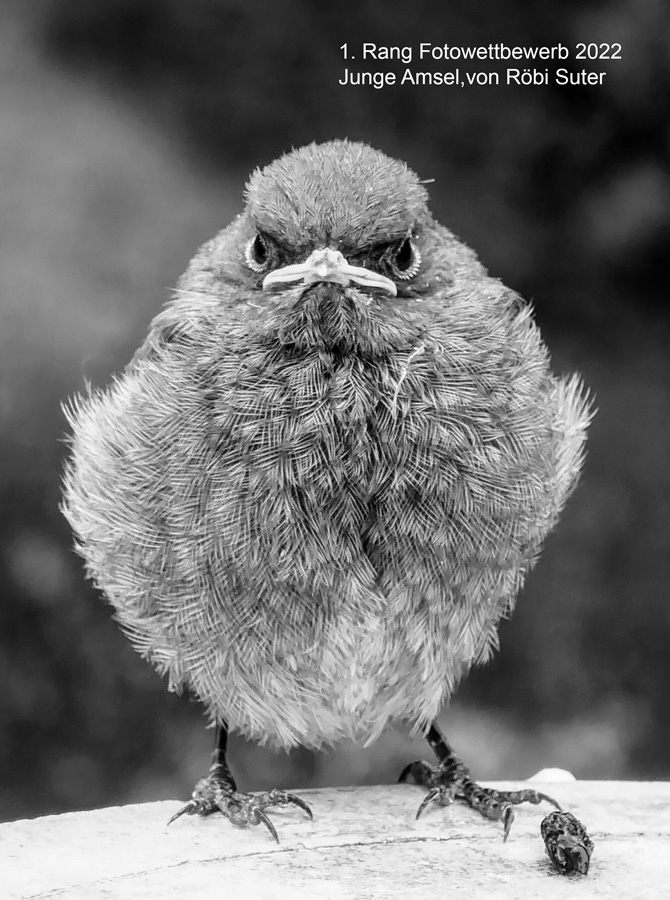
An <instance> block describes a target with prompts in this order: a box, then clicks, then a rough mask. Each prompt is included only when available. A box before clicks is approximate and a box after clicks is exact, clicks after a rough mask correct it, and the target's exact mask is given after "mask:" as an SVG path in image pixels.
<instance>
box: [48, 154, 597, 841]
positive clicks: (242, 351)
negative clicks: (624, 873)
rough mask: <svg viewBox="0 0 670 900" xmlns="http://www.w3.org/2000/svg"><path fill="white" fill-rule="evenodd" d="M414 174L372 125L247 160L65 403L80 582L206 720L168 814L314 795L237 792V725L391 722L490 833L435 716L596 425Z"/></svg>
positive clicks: (285, 730) (434, 786)
mask: <svg viewBox="0 0 670 900" xmlns="http://www.w3.org/2000/svg"><path fill="white" fill-rule="evenodd" d="M426 183H428V182H425V181H422V180H420V179H419V177H418V176H417V175H416V174H415V173H414V171H413V170H412V169H410V168H409V167H408V165H407V164H406V163H404V162H402V161H400V160H396V159H394V158H392V157H390V156H388V155H386V154H385V153H383V152H381V151H378V150H376V149H374V148H372V147H371V146H369V145H368V144H366V143H362V142H357V141H350V140H347V139H337V140H332V141H328V142H325V143H312V144H309V145H307V146H304V147H300V148H298V149H293V150H291V151H290V152H287V153H285V154H284V155H283V156H281V157H279V158H278V159H276V160H275V161H274V162H272V163H270V164H268V165H266V166H264V167H263V168H257V169H256V170H255V171H254V172H253V173H252V175H251V176H250V178H249V181H248V184H247V186H246V196H245V205H244V208H243V211H242V212H241V214H240V215H238V216H237V218H235V219H234V220H233V222H232V223H231V224H230V225H228V227H226V228H224V229H223V230H222V231H220V232H219V233H218V234H217V235H216V236H215V237H214V238H213V239H212V240H210V241H208V242H207V243H205V244H204V246H203V247H202V248H201V249H200V250H199V251H198V252H197V253H196V255H195V256H194V258H193V259H192V260H191V262H190V264H189V265H188V267H187V269H186V271H185V273H184V275H183V276H182V277H181V279H180V280H179V282H178V284H177V287H176V289H175V291H174V294H173V296H172V297H171V299H170V300H169V301H168V302H167V304H166V305H165V307H164V308H163V310H162V311H160V312H159V313H158V315H157V316H156V317H155V318H154V319H153V321H152V322H151V325H150V327H149V331H148V334H147V336H146V338H145V340H144V342H143V343H142V344H141V346H140V347H139V349H138V350H137V352H136V353H135V355H134V356H133V357H132V359H131V361H130V362H129V363H128V365H127V366H126V368H125V369H124V370H123V371H122V372H121V373H120V374H118V375H116V376H114V377H113V379H112V380H111V383H110V384H108V385H107V386H105V387H103V388H92V387H91V386H90V385H87V386H86V389H85V390H84V391H83V392H82V393H80V394H79V395H77V396H75V397H74V398H73V399H72V400H71V401H70V402H69V403H68V404H67V405H66V415H67V418H68V423H69V427H70V434H69V438H68V439H69V455H68V458H67V461H66V464H65V470H64V476H63V499H62V503H61V508H62V511H63V513H64V514H65V516H66V518H67V519H68V521H69V523H70V525H71V527H72V530H73V533H74V540H75V548H76V550H77V551H78V553H79V554H80V555H81V556H82V557H83V560H84V562H85V567H86V572H87V575H88V576H89V577H90V578H91V579H92V581H93V582H94V584H95V585H96V586H97V588H98V589H99V590H100V591H101V592H102V594H103V595H104V596H105V598H106V599H107V601H108V602H109V603H110V604H111V605H112V607H113V608H114V611H115V618H116V619H117V620H118V622H119V623H120V626H121V628H122V629H123V630H124V631H125V633H126V634H127V636H128V637H129V638H130V640H131V642H132V644H133V645H134V647H135V648H136V649H137V650H138V651H139V652H140V653H141V654H142V656H143V657H145V658H146V659H148V660H149V661H150V662H151V663H152V664H153V666H154V667H155V668H156V669H157V671H158V672H159V673H161V674H162V675H164V676H166V677H167V680H168V687H169V689H171V690H182V689H188V690H190V691H191V692H192V693H193V694H195V695H196V697H197V698H199V699H200V700H201V701H202V703H203V704H204V706H205V708H206V710H207V713H208V715H209V718H210V720H211V723H213V725H214V726H215V734H216V737H215V749H214V753H213V757H212V765H211V767H210V769H209V772H208V774H207V775H206V776H205V777H204V778H202V779H201V780H200V781H199V782H198V783H197V784H196V786H195V789H194V791H193V795H192V797H191V799H190V800H189V801H188V803H187V804H186V805H185V806H183V807H182V808H181V809H180V810H179V811H178V812H177V813H176V814H175V815H174V816H173V817H172V819H171V820H170V821H173V820H174V819H176V818H178V817H179V816H181V815H183V814H189V815H202V816H205V815H209V814H211V813H214V812H221V813H223V814H224V816H226V817H227V818H228V819H229V820H230V821H231V822H232V823H233V824H235V825H237V826H240V827H246V826H250V825H257V824H259V823H263V825H264V826H265V827H267V829H268V830H269V831H270V833H271V835H272V837H274V838H275V839H278V838H277V832H276V829H275V827H274V825H273V823H272V821H271V819H270V817H269V815H268V813H267V810H268V809H271V808H273V807H280V806H294V807H298V808H300V809H302V810H303V811H304V813H305V814H306V815H308V816H309V817H310V818H311V816H312V813H311V810H310V808H309V806H308V804H307V803H306V802H305V801H304V800H302V799H301V798H300V797H299V796H296V795H295V794H292V793H287V792H285V791H283V790H280V789H278V788H277V789H274V790H272V791H266V792H264V793H257V794H254V793H247V792H242V791H239V790H238V788H237V784H236V782H235V779H234V776H233V775H232V773H231V770H230V767H229V764H228V760H227V737H228V734H229V733H230V732H231V731H236V732H238V733H241V734H242V735H244V736H246V737H247V738H248V739H250V740H253V741H257V742H258V743H260V744H264V745H269V746H271V747H275V748H284V749H288V748H292V747H297V746H301V747H306V748H319V747H323V746H332V745H335V744H337V743H338V742H340V741H343V740H352V741H358V742H361V743H363V744H365V745H369V744H370V743H371V742H373V741H374V740H376V739H377V738H378V737H379V735H380V734H381V733H382V731H383V730H384V729H385V728H386V727H387V725H389V724H391V723H400V724H402V725H403V726H405V727H407V728H408V729H409V730H410V731H411V733H412V734H416V733H419V732H421V733H423V734H425V736H426V737H427V739H428V743H429V745H430V746H431V747H432V749H433V750H434V752H435V754H436V756H437V765H431V764H429V763H427V762H425V761H422V760H419V761H417V762H415V763H412V764H410V765H409V766H407V767H406V769H405V770H404V771H403V773H402V775H401V780H407V779H409V778H410V777H411V778H412V779H413V780H414V781H415V782H416V783H418V784H420V785H422V786H424V787H425V788H427V789H428V793H427V794H426V797H425V800H424V802H423V803H422V804H421V806H420V807H419V811H418V813H417V816H418V815H419V814H420V813H421V812H422V811H423V809H424V808H425V806H426V805H427V804H428V803H430V802H433V801H434V802H437V803H441V804H445V803H448V802H451V800H453V799H461V800H464V801H465V802H466V803H468V804H469V805H470V806H471V807H472V808H473V809H474V810H476V811H478V812H479V813H481V814H483V815H484V816H486V817H487V818H489V819H492V820H497V821H500V822H501V823H502V824H503V826H504V836H505V838H506V837H507V834H508V833H509V828H510V826H511V823H512V820H513V818H514V806H515V805H516V804H518V803H521V802H525V801H528V802H531V803H539V802H542V801H548V802H550V803H552V804H553V805H554V806H556V807H557V808H559V809H560V807H559V804H558V803H556V801H554V800H553V799H552V798H550V797H547V796H546V795H544V794H541V793H539V792H536V791H534V790H530V789H529V790H523V791H516V792H509V791H508V792H504V791H496V790H494V789H491V788H484V787H481V786H479V785H478V784H477V783H476V782H475V781H474V780H473V779H472V777H471V775H470V772H469V769H468V768H467V767H466V766H465V764H464V763H463V762H462V761H461V760H460V759H459V758H458V757H457V756H456V754H455V751H454V750H453V748H452V747H451V745H450V744H449V743H448V741H447V739H446V737H445V735H444V734H443V732H442V731H441V730H440V727H439V726H438V724H437V722H436V718H437V716H438V713H439V712H440V710H441V708H442V707H443V705H444V704H445V703H446V701H447V700H448V699H449V697H450V696H451V694H452V693H453V692H454V690H455V688H456V686H457V684H458V683H459V681H460V679H461V678H462V677H463V676H464V675H465V674H466V673H467V672H468V670H469V669H470V668H471V667H472V666H473V665H476V664H481V663H483V662H485V661H486V660H487V659H488V658H489V657H490V655H491V653H492V652H493V651H494V650H495V649H497V646H498V637H497V631H498V626H499V623H500V621H501V620H502V619H503V618H504V617H506V616H509V615H510V614H511V612H512V609H513V607H514V604H515V601H516V598H517V595H518V593H519V591H520V589H521V587H522V585H523V583H524V580H525V577H526V575H527V573H528V572H529V570H530V569H531V567H532V566H533V565H534V563H535V562H536V560H537V558H538V555H539V553H540V550H541V547H542V544H543V541H544V539H545V537H546V535H547V534H548V532H549V531H550V530H551V529H552V528H553V527H554V525H555V524H556V522H557V520H558V516H559V513H560V512H561V510H562V508H563V506H564V503H565V501H566V499H567V498H568V496H569V495H570V494H571V492H572V490H573V489H574V487H575V484H576V483H577V480H578V477H579V474H580V470H581V468H582V465H583V461H584V456H585V439H586V434H587V430H588V425H589V422H590V419H591V416H592V409H591V398H590V395H589V393H588V391H587V390H586V389H585V387H584V385H583V382H582V380H581V378H580V376H579V375H578V374H571V375H568V376H561V377H559V376H556V375H554V374H553V373H552V370H551V368H550V360H549V353H548V350H547V348H546V345H545V344H544V342H543V339H542V337H541V334H540V331H539V328H538V326H537V324H536V323H535V319H534V315H533V310H532V307H531V306H530V305H529V304H528V303H526V302H525V301H524V300H523V299H522V298H521V297H520V296H519V295H518V294H517V293H516V292H515V291H513V290H511V289H510V288H508V287H506V286H505V285H504V284H503V283H502V282H501V281H500V280H498V279H496V278H494V277H492V276H490V275H489V274H488V272H487V270H486V269H485V268H484V266H483V265H482V264H481V263H480V261H479V260H478V258H477V256H476V254H475V253H474V251H473V250H471V249H470V248H469V247H468V246H467V245H466V244H465V243H463V242H462V241H460V240H459V239H458V238H457V237H456V236H455V235H454V234H453V233H452V232H451V231H449V230H448V229H447V228H446V227H444V226H443V225H441V224H439V223H438V222H437V221H436V220H435V218H434V217H433V215H432V213H431V212H430V209H429V205H428V193H427V189H426V187H425V184H426Z"/></svg>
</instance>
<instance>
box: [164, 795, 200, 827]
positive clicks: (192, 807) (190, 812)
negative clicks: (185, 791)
mask: <svg viewBox="0 0 670 900" xmlns="http://www.w3.org/2000/svg"><path fill="white" fill-rule="evenodd" d="M196 813H200V815H206V813H205V812H204V810H201V809H200V808H199V804H198V801H197V800H189V801H188V803H186V804H185V805H184V806H182V808H181V809H178V810H177V812H176V813H175V814H174V815H173V816H170V818H169V819H168V825H172V823H173V822H174V821H175V819H178V818H179V817H180V816H194V815H195V814H196Z"/></svg>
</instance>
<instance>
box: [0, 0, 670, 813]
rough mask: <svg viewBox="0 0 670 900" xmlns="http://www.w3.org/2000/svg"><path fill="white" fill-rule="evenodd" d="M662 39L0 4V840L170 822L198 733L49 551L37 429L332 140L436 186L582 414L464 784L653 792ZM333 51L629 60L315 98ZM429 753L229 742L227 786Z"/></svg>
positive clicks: (56, 420) (493, 17)
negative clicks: (304, 152) (121, 807)
mask: <svg viewBox="0 0 670 900" xmlns="http://www.w3.org/2000/svg"><path fill="white" fill-rule="evenodd" d="M669 35H670V13H669V7H668V4H667V3H666V2H665V0H613V2H588V0H587V2H582V0H580V2H577V0H574V2H569V0H563V2H559V0H544V2H539V0H538V2H531V0H506V2H503V3H501V2H497V0H481V2H478V3H474V4H473V3H471V2H468V3H466V2H464V0H453V2H450V3H449V4H445V3H443V2H441V0H414V2H413V3H411V4H407V3H384V4H382V3H381V2H377V0H373V2H369V3H366V4H362V3H360V2H358V0H357V2H352V0H338V2H333V0H324V2H322V3H321V4H318V5H314V6H311V7H309V6H308V4H306V3H299V2H298V0H287V2H284V3H282V4H272V3H270V2H240V0H190V2H189V3H183V2H180V0H97V2H96V3H89V4H85V3H81V2H77V0H39V2H35V3H31V4H23V3H20V2H11V0H5V2H4V3H3V4H2V7H1V11H0V42H1V43H0V46H1V53H0V97H1V102H0V141H1V148H2V150H1V152H0V219H1V221H2V238H1V239H0V455H1V461H0V508H1V510H2V515H1V517H0V566H1V567H2V577H1V580H0V590H1V591H2V594H3V597H2V602H1V603H0V617H1V626H0V667H1V669H0V676H1V680H2V685H3V688H2V691H0V780H1V783H0V819H5V820H7V819H12V818H18V817H24V816H35V815H40V814H45V813H54V812H59V811H65V810H70V809H83V808H89V807H94V806H103V805H110V804H117V803H127V802H134V801H142V800H151V799H164V798H174V799H176V798H182V799H186V798H188V796H189V795H190V792H191V790H192V788H193V784H194V782H195V781H196V779H197V778H199V777H200V776H201V775H202V774H204V772H205V771H206V768H207V766H208V765H209V753H210V749H211V742H212V733H211V732H210V731H207V730H206V729H205V724H206V722H205V718H204V715H203V712H202V710H201V707H200V706H199V704H198V703H197V702H195V701H194V700H193V699H191V698H189V697H187V696H181V697H178V696H175V695H173V694H168V693H167V691H166V689H165V684H164V683H163V682H162V681H161V680H160V679H159V677H158V676H157V675H156V674H155V673H154V672H153V670H152V669H151V668H150V667H149V666H148V665H147V664H146V663H145V662H143V661H142V660H141V659H140V658H139V657H138V656H137V655H136V654H135V653H134V652H133V651H132V649H131V648H130V646H129V644H128V643H127V641H126V640H125V638H124V637H123V636H122V635H121V634H120V632H119V631H118V629H117V627H116V625H115V623H114V622H113V620H112V617H111V610H110V608H109V607H108V606H107V605H106V603H105V602H104V600H103V599H102V597H101V596H99V595H98V594H97V593H96V592H95V591H94V590H93V589H92V588H91V587H90V586H89V585H88V584H87V583H86V582H85V580H84V576H83V569H82V566H81V564H80V561H79V559H78V558H77V557H76V556H75V555H74V553H73V552H72V550H71V543H72V541H71V535H70V533H69V531H68V527H67V525H66V523H65V521H64V519H63V518H62V516H61V515H60V513H59V511H58V503H59V493H60V475H61V471H62V462H63V455H64V453H65V450H66V445H65V443H64V435H65V431H66V423H65V419H64V417H63V414H62V411H61V406H60V404H61V402H62V401H63V400H64V399H65V398H67V397H68V396H69V395H71V394H72V393H74V392H75V391H77V390H78V389H80V388H81V387H82V386H83V383H84V380H85V379H87V380H89V381H91V382H92V383H93V384H94V385H102V384H104V383H106V382H107V380H108V379H109V377H110V375H111V374H112V373H113V372H116V371H119V370H120V369H121V368H122V367H123V366H124V364H125V363H126V362H127V361H128V359H129V358H130V356H131V354H132V352H133V351H134V349H135V348H136V346H137V345H138V344H139V343H140V341H141V340H142V338H143V336H144V334H145V331H146V328H147V325H148V323H149V321H150V319H151V318H152V316H153V315H154V314H155V313H156V312H157V311H158V310H159V309H160V307H161V305H162V303H163V302H165V301H166V300H167V299H168V298H169V296H170V288H171V286H172V285H173V284H174V282H175V280H176V278H177V277H178V275H179V274H180V272H181V271H182V270H183V269H184V268H185V266H186V264H187V262H188V260H189V258H190V257H191V256H192V254H193V252H194V250H195V249H196V248H197V247H198V245H199V244H201V243H202V242H203V241H205V240H206V239H208V238H209V237H210V236H211V235H212V234H213V233H214V232H215V231H217V230H218V229H219V228H220V227H222V226H224V225H226V224H227V223H228V222H229V221H230V219H231V218H232V217H233V216H234V215H235V214H236V213H237V212H238V211H239V210H240V209H241V206H242V202H243V186H244V182H245V180H246V177H247V175H248V174H249V172H250V171H251V170H252V169H253V168H255V167H256V166H259V165H264V164H266V163H268V162H270V161H271V160H272V159H273V158H275V157H276V156H277V155H279V154H280V153H282V152H285V151H287V150H289V149H290V148H291V147H293V146H299V145H301V144H303V143H307V142H309V141H311V140H324V139H328V138H332V137H338V136H339V137H344V136H347V137H349V138H352V139H362V140H365V141H368V142H369V143H371V144H372V145H374V146H377V147H379V148H380V149H383V150H385V151H386V152H387V153H389V154H390V155H392V156H396V157H400V158H402V159H405V160H406V161H407V162H408V163H409V164H410V165H411V167H412V168H413V169H414V170H415V171H417V172H418V173H419V174H420V176H421V177H422V178H434V179H435V182H434V184H432V185H431V186H430V191H431V197H432V208H433V211H434V213H435V214H436V217H437V218H438V219H439V220H441V221H442V222H443V223H444V224H445V225H447V226H449V227H450V228H451V229H452V230H453V231H454V232H455V233H456V234H458V235H459V236H460V237H461V238H463V239H464V240H465V241H467V242H468V243H470V244H471V245H472V246H473V247H474V248H475V249H476V250H477V252H478V253H479V255H480V257H481V259H482V261H483V262H484V263H485V265H486V266H487V267H488V268H489V269H490V271H491V272H492V273H493V274H494V275H496V276H499V277H500V278H502V279H503V280H504V281H505V282H506V283H508V284H509V285H510V286H511V287H513V288H515V289H516V290H517V291H519V292H520V293H522V294H523V295H524V296H525V297H526V298H528V299H529V300H532V301H533V303H534V306H535V309H536V315H537V319H538V321H539V323H540V325H541V327H542V329H543V332H544V336H545V338H546V340H547V343H548V344H549V346H550V348H551V350H552V354H553V360H554V367H555V369H556V370H557V371H559V372H563V371H566V372H567V371H571V370H574V369H577V370H579V371H581V372H582V374H583V376H584V379H585V381H586V382H587V384H588V385H589V386H590V388H591V390H592V392H593V394H594V395H595V397H596V400H597V405H598V408H599V412H598V415H597V417H596V419H595V421H594V423H593V426H592V429H591V436H590V442H589V454H588V461H587V464H586V468H585V472H584V475H583V479H582V482H581V486H580V488H579V490H578V491H577V493H576V494H575V495H574V496H573V498H572V499H571V501H570V503H569V505H568V507H567V509H566V511H565V514H564V515H563V518H562V521H561V524H560V526H559V528H558V529H557V531H556V532H555V533H554V534H553V535H552V536H551V537H550V539H549V540H548V542H547V544H546V550H545V552H544V554H543V557H542V559H541V561H540V563H539V565H538V566H537V568H536V569H535V571H534V572H533V573H532V576H531V577H530V579H529V581H528V583H527V586H526V588H525V590H524V592H523V594H522V596H521V597H520V600H519V603H518V606H517V610H516V612H515V614H514V616H513V617H512V619H511V621H509V622H505V623H503V625H502V628H501V645H502V646H501V650H500V652H499V653H498V654H497V656H496V658H495V659H494V660H493V661H492V662H491V663H490V664H489V665H487V666H486V667H483V668H481V669H478V670H476V671H473V672H472V673H471V675H470V677H469V678H468V680H467V681H466V682H465V683H464V684H463V685H462V687H461V689H460V690H459V692H458V694H457V695H456V696H455V698H454V699H453V701H452V703H451V705H450V707H449V708H448V709H446V710H445V711H444V714H443V716H442V722H443V724H444V726H445V729H446V731H447V734H448V735H449V736H450V738H451V741H452V742H453V743H454V744H455V746H456V748H457V749H458V751H459V752H460V754H461V755H462V757H463V758H464V759H465V760H466V761H467V762H468V764H469V765H470V766H471V768H472V770H473V772H474V774H475V775H476V776H477V777H479V778H482V779H493V778H513V777H514V778H524V777H528V776H530V775H532V774H533V773H534V772H535V771H537V770H538V769H539V768H542V767H544V766H561V767H564V768H567V769H570V770H571V771H572V772H573V773H574V774H575V775H576V776H578V777H580V778H615V779H617V778H635V779H659V778H670V758H669V756H668V749H667V748H668V746H669V745H670V690H669V689H668V688H669V683H668V682H669V678H670V602H669V598H668V584H669V581H670V552H669V538H670V471H669V467H668V459H669V458H670V403H669V388H668V386H669V384H670V354H669V352H668V350H669V348H670V341H669V337H670V328H669V315H668V310H667V298H668V289H669V283H668V282H669V275H668V273H669V272H670V264H669V253H668V248H669V240H670V174H669V172H670V170H669V168H668V149H669V141H670V110H669V102H670V39H669ZM345 41H348V42H349V43H350V45H351V46H352V47H353V46H355V45H360V43H361V42H362V41H371V42H375V43H378V44H380V45H412V46H413V47H415V48H416V47H417V46H418V44H419V42H421V41H430V42H432V43H435V44H443V43H445V42H449V43H450V44H454V45H455V44H460V45H465V46H475V45H479V44H488V43H489V42H505V43H507V44H508V45H519V46H535V45H553V44H556V43H558V42H561V43H563V44H564V45H567V46H569V47H571V48H573V47H574V45H575V44H576V42H578V41H584V42H620V43H621V45H622V59H621V60H620V61H618V62H606V63H598V62H595V63H591V64H589V63H587V64H586V65H587V68H588V67H592V68H594V69H595V70H597V71H602V70H604V71H606V73H607V74H606V76H605V79H604V82H603V85H602V86H601V87H575V86H572V87H556V86H552V85H550V86H547V87H505V86H503V85H501V86H499V87H497V88H496V87H475V88H463V89H461V88H455V87H412V86H404V87H399V86H395V87H391V88H386V89H384V90H376V89H375V88H373V87H358V88H354V87H343V86H341V85H339V84H338V80H339V79H340V78H342V77H343V72H344V68H345V63H344V61H343V59H342V56H341V52H340V50H339V47H340V45H341V44H343V43H344V42H345ZM455 65H457V64H456V63H449V62H444V61H443V62H434V63H433V62H430V63H429V64H423V65H421V64H419V63H417V62H416V61H414V62H413V63H412V68H415V69H423V70H434V71H443V70H447V69H450V68H453V67H455ZM568 65H572V64H568ZM583 65H584V64H583V63H582V64H578V65H577V67H578V68H579V69H581V67H582V66H583ZM349 67H350V68H351V69H352V70H354V71H358V62H356V63H351V64H349ZM542 67H543V68H544V64H543V66H542ZM378 68H381V69H392V70H394V71H396V72H402V70H403V69H404V65H403V64H402V63H401V64H383V63H380V64H379V65H378ZM461 68H462V69H469V70H471V71H474V70H476V69H482V68H487V69H492V68H493V66H491V65H489V64H484V65H482V64H478V65H476V66H474V67H473V66H472V65H471V64H470V65H469V66H463V65H462V64H461ZM427 754H428V747H427V745H425V746H424V742H423V741H422V740H421V739H420V738H419V739H416V740H414V741H412V740H410V739H409V738H408V737H407V735H406V734H404V733H403V732H402V731H390V732H389V733H388V734H387V735H384V737H383V738H382V739H380V740H379V741H378V742H377V743H376V744H375V745H374V746H372V747H370V748H369V749H367V750H362V749H361V748H357V747H354V746H350V745H344V746H342V747H339V748H336V749H335V750H329V751H327V752H323V753H317V754H312V753H308V752H305V751H296V752H294V753H291V754H288V755H287V754H280V753H270V752H269V751H266V750H262V749H259V748H257V747H255V746H254V745H252V744H247V743H245V742H244V741H242V740H240V739H238V738H234V739H233V741H232V745H231V751H230V760H231V764H232V768H233V770H234V772H235V773H236V775H237V776H238V782H239V784H240V787H241V788H242V789H249V790H260V789H264V788H271V787H275V786H281V787H297V786H303V787H306V786H318V785H340V784H359V783H380V782H391V781H394V780H395V779H396V777H397V775H398V772H399V771H400V769H401V768H402V766H403V765H404V764H405V763H407V762H409V761H411V760H412V759H415V758H417V757H419V756H425V755H427Z"/></svg>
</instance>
